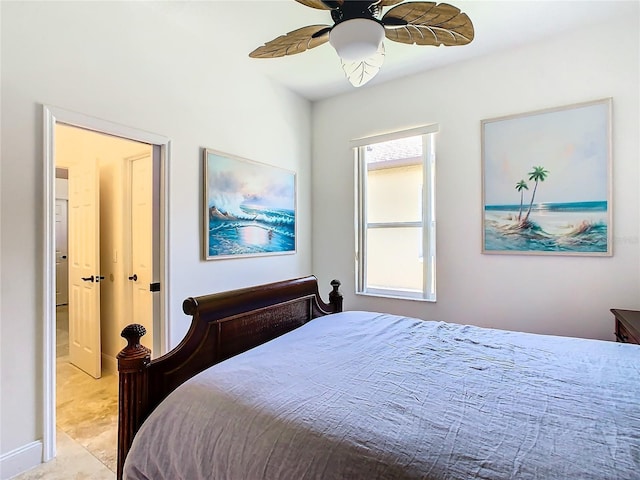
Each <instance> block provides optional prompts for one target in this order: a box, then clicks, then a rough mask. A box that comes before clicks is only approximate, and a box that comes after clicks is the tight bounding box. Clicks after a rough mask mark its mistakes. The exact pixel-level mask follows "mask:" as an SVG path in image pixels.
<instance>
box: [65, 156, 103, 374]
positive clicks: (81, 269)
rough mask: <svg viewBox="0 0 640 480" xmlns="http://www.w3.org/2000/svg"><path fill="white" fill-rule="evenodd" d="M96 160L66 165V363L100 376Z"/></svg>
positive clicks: (98, 201)
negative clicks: (67, 358)
mask: <svg viewBox="0 0 640 480" xmlns="http://www.w3.org/2000/svg"><path fill="white" fill-rule="evenodd" d="M99 185H100V183H99V176H98V166H97V162H95V161H94V162H92V161H90V160H86V161H83V162H79V163H78V164H76V165H74V166H71V167H69V236H68V249H69V250H68V251H69V254H68V256H69V362H70V363H72V364H73V365H75V366H76V367H78V368H80V369H82V370H84V371H85V372H87V373H88V374H89V375H91V376H92V377H94V378H100V376H101V374H102V372H101V350H100V231H99V228H100V189H99Z"/></svg>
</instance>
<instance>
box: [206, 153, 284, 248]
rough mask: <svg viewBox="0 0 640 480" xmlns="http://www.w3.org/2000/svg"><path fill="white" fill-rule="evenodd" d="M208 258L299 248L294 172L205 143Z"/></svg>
mask: <svg viewBox="0 0 640 480" xmlns="http://www.w3.org/2000/svg"><path fill="white" fill-rule="evenodd" d="M204 179H205V182H204V256H205V259H206V260H215V259H223V258H239V257H249V256H259V255H278V254H291V253H295V251H296V175H295V173H294V172H291V171H288V170H284V169H281V168H278V167H274V166H271V165H266V164H263V163H258V162H254V161H251V160H247V159H243V158H240V157H236V156H233V155H229V154H226V153H222V152H218V151H215V150H211V149H204Z"/></svg>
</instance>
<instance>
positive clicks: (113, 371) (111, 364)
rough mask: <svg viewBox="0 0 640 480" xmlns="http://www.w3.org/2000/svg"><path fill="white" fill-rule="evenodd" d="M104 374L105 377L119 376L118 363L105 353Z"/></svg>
mask: <svg viewBox="0 0 640 480" xmlns="http://www.w3.org/2000/svg"><path fill="white" fill-rule="evenodd" d="M102 374H103V375H117V374H118V361H117V360H116V359H115V358H114V357H111V356H109V355H107V354H105V353H103V354H102Z"/></svg>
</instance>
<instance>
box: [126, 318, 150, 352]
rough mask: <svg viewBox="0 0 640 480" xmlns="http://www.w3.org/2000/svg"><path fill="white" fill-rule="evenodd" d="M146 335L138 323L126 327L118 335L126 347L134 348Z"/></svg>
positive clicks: (145, 330) (144, 329)
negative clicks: (125, 342) (125, 343)
mask: <svg viewBox="0 0 640 480" xmlns="http://www.w3.org/2000/svg"><path fill="white" fill-rule="evenodd" d="M146 333H147V329H146V328H144V327H143V326H142V325H140V324H138V323H132V324H131V325H127V326H126V327H124V329H123V330H122V333H121V334H120V336H121V337H123V338H124V339H125V340H126V341H127V347H129V348H135V347H136V346H137V345H139V344H140V338H141V337H143V336H144V335H145V334H146Z"/></svg>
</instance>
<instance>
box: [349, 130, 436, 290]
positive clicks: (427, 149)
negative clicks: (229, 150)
mask: <svg viewBox="0 0 640 480" xmlns="http://www.w3.org/2000/svg"><path fill="white" fill-rule="evenodd" d="M437 132H438V125H437V124H434V125H425V126H421V127H416V128H412V129H408V130H402V131H398V132H392V133H385V134H382V135H375V136H370V137H364V138H359V139H356V140H352V141H351V142H350V146H351V147H352V148H353V152H354V159H355V179H356V185H355V194H356V198H355V210H356V211H355V230H356V245H355V269H356V272H355V273H356V282H355V284H356V295H367V296H376V297H387V298H399V299H405V300H419V301H427V302H435V301H436V214H435V212H436V209H435V205H436V195H435V188H436V185H435V172H436V169H435V160H436V155H435V144H436V139H435V134H436V133H437ZM415 136H422V165H423V182H422V184H423V188H422V191H423V195H422V220H421V222H420V223H418V222H404V223H403V222H390V223H375V224H373V223H372V224H368V225H367V224H366V218H367V202H366V198H367V192H366V185H367V182H366V177H367V165H366V160H365V159H366V156H365V150H366V147H367V145H371V144H375V143H381V142H387V141H390V140H397V139H400V138H407V137H415ZM389 226H391V227H403V226H405V227H406V226H411V227H416V226H422V252H423V261H422V267H423V272H422V278H423V284H422V291H421V292H415V291H407V290H399V289H390V288H389V289H386V288H367V272H366V268H367V267H366V265H367V261H366V260H367V251H366V245H367V229H368V228H372V227H373V228H377V227H389ZM425 260H426V261H425Z"/></svg>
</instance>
